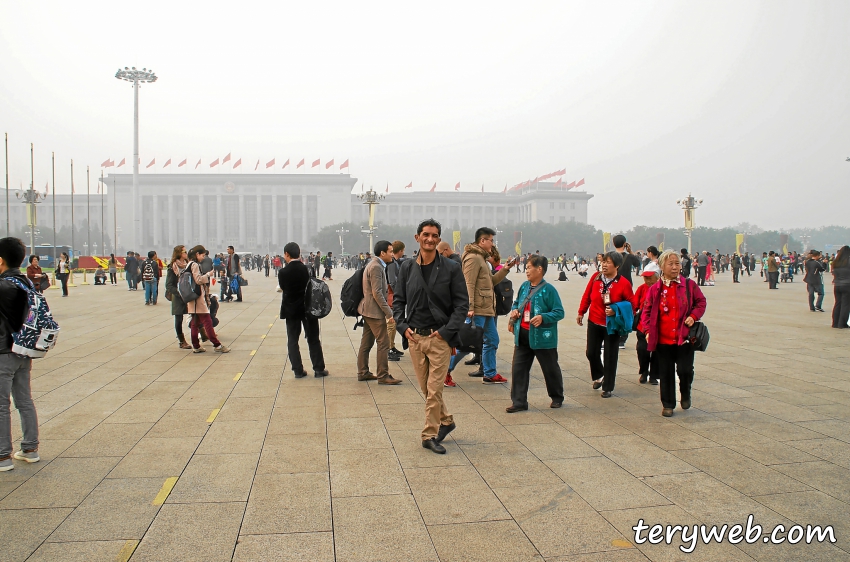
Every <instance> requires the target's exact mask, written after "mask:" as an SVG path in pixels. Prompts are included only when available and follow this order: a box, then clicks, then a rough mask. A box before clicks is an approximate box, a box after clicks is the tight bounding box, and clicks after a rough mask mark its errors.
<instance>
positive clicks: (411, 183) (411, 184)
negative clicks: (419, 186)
mask: <svg viewBox="0 0 850 562" xmlns="http://www.w3.org/2000/svg"><path fill="white" fill-rule="evenodd" d="M411 187H413V182H410V183H409V184H407V185H405V186H404V188H405V189H410V188H411Z"/></svg>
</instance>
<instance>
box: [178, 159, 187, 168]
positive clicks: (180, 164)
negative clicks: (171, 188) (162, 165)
mask: <svg viewBox="0 0 850 562" xmlns="http://www.w3.org/2000/svg"><path fill="white" fill-rule="evenodd" d="M186 160H188V158H184V159H183V161H182V162H180V163H179V164H177V167H178V168H182V167H183V166H185V165H186Z"/></svg>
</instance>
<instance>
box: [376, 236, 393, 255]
mask: <svg viewBox="0 0 850 562" xmlns="http://www.w3.org/2000/svg"><path fill="white" fill-rule="evenodd" d="M390 246H392V244H390V242H389V240H378V241H377V242H375V255H376V256H380V255H381V254H382V253H384V252H386V251H387V250H389V249H390Z"/></svg>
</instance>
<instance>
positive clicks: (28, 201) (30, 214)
mask: <svg viewBox="0 0 850 562" xmlns="http://www.w3.org/2000/svg"><path fill="white" fill-rule="evenodd" d="M30 178H31V181H30V188H29V189H28V190H26V191H24V192H20V191H19V192H17V193H16V194H15V195H16V196H17V197H18V199H21V202H22V203H24V204H25V205H26V206H27V226H29V227H30V250H32V251H31V255H35V227H36V225H37V224H38V218H37V216H36V209H35V206H36V204H37V203H39V202H40V201H39V199H44V197H45V196H44V195H42V194H41V193H39V192H37V191H36V190H35V189H34V187H33V186H34V185H35V172H34V168H33V145H32V144H30Z"/></svg>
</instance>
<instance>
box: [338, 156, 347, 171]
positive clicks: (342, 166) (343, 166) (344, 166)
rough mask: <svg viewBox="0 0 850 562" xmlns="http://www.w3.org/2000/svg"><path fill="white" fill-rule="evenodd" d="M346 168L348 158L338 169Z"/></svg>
mask: <svg viewBox="0 0 850 562" xmlns="http://www.w3.org/2000/svg"><path fill="white" fill-rule="evenodd" d="M343 168H348V158H346V159H345V162H343V163H342V164H340V165H339V169H340V170H342V169H343Z"/></svg>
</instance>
